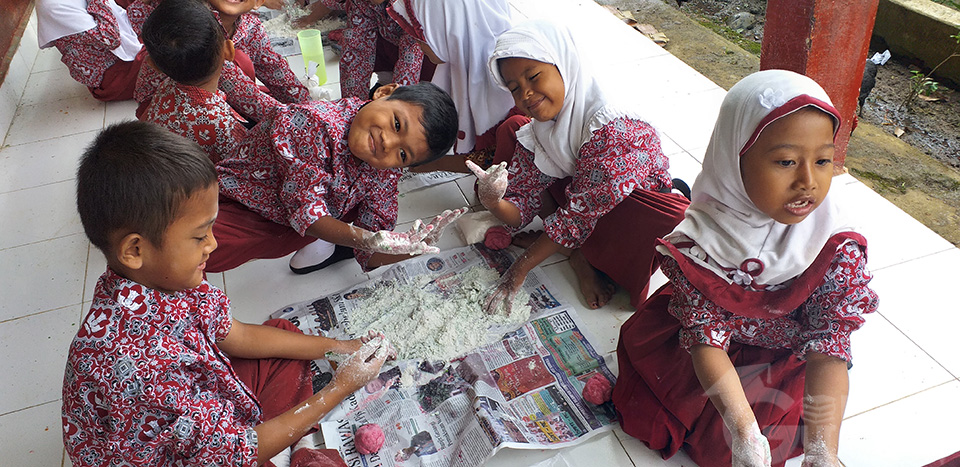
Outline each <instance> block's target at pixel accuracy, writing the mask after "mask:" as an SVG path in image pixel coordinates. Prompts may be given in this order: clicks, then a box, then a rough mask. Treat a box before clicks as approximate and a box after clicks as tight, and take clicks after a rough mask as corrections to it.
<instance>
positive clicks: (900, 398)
mask: <svg viewBox="0 0 960 467" xmlns="http://www.w3.org/2000/svg"><path fill="white" fill-rule="evenodd" d="M951 376H953V375H952V374H951ZM952 383H960V378H957V377H953V378H952V379H950V380H948V381H944V382H942V383H939V384H934V385H933V386H930V387H928V388H926V389H922V390H920V391H917V392H914V393H912V394H907V395H905V396H903V397H899V398H897V399H894V400H892V401H889V402H885V403H883V404H880V405H878V406H876V407H874V408H872V409H867V410H864V411H861V412H857V413H855V414H853V415H850V416H845V417H844V418H843V421H844V422H846V421H847V420H850V419H851V418H854V417H859V416H860V415H863V414H865V413H868V412H873V411H874V410H877V409H880V408H883V407H886V406H888V405H891V404H895V403H897V402H900V401H902V400H905V399H908V398H911V397H914V396H917V395H919V394H923V393H925V392H927V391H930V390H932V389H937V388H939V387H941V386H946V385H948V384H952Z"/></svg>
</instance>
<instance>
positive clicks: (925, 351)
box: [876, 311, 960, 387]
mask: <svg viewBox="0 0 960 467" xmlns="http://www.w3.org/2000/svg"><path fill="white" fill-rule="evenodd" d="M876 313H877V314H878V315H880V317H882V318H883V319H884V320H886V321H887V323H890V325H891V326H893V328H894V329H896V330H897V331H898V332H899V333H900V334H903V337H906V338H907V340H908V341H910V343H911V344H913V345H915V346H917V348H918V349H920V351H921V352H923V354H924V355H926V356H928V357H930V359H931V360H933V361H934V362H935V363H936V364H937V365H938V366H940V368H943V371H946V372H947V374H948V375H950V376H951V377H953V378H954V379H960V375H955V374H953V372H952V371H950V369H948V368H947V367H945V366H944V365H943V364H942V363H940V360H937V359H936V358H934V356H933V355H930V352H927V350H926V349H924V348H923V347H921V346H920V343H919V342H917V341H915V340H913V338H912V337H910V336H909V335H907V333H906V332H904V331H903V329H900V328H899V327H898V326H897V325H896V324H894V323H893V321H890V318H887V316H886V315H884V314H883V312H881V311H877V312H876ZM933 387H936V386H933Z"/></svg>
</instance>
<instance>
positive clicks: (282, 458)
mask: <svg viewBox="0 0 960 467" xmlns="http://www.w3.org/2000/svg"><path fill="white" fill-rule="evenodd" d="M270 462H273V465H275V466H276V467H290V448H286V449H284V450H282V451H280V452H279V453H277V455H276V456H273V457H272V458H271V459H270Z"/></svg>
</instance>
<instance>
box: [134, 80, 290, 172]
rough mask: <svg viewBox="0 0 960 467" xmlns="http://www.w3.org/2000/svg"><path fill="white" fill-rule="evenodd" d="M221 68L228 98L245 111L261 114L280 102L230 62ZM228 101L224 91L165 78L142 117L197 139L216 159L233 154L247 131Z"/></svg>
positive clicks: (211, 157)
mask: <svg viewBox="0 0 960 467" xmlns="http://www.w3.org/2000/svg"><path fill="white" fill-rule="evenodd" d="M224 72H225V73H224V75H223V78H224V79H222V80H221V82H226V83H227V86H226V87H227V88H228V89H229V90H230V94H231V95H232V96H233V99H229V100H231V101H233V102H238V103H239V104H240V105H241V109H243V110H245V112H244V113H246V114H247V115H251V114H252V116H253V117H254V118H264V117H266V115H267V112H268V111H267V110H266V109H267V108H269V107H271V105H272V106H273V107H274V108H275V107H276V106H279V105H280V104H279V103H278V102H277V101H276V100H274V99H273V98H271V97H270V96H267V95H266V94H264V93H262V92H260V90H259V89H258V88H257V86H256V85H255V84H253V83H252V82H250V81H249V80H248V79H247V78H246V76H244V75H243V74H242V73H240V72H239V70H238V68H237V67H236V66H234V65H233V64H232V63H230V64H229V65H227V64H225V67H224ZM227 101H228V97H227V94H226V93H224V92H223V91H221V90H217V91H216V92H212V93H211V92H210V91H207V90H205V89H202V88H199V87H196V86H189V85H186V84H179V83H177V82H175V81H173V80H172V79H169V78H167V79H166V80H165V81H164V82H163V84H161V85H160V88H159V89H158V90H157V94H156V95H155V96H154V97H153V99H152V100H151V103H150V106H149V107H148V108H147V112H146V114H144V116H143V120H145V121H148V122H153V123H156V124H159V125H160V126H162V127H164V128H167V129H169V130H170V131H172V132H174V133H176V134H178V135H180V136H183V137H185V138H187V139H191V140H193V141H196V142H197V143H198V144H199V145H200V147H202V148H203V150H204V151H206V153H207V154H208V155H209V156H210V160H212V161H213V162H214V163H216V162H219V161H220V160H221V159H225V158H227V157H231V156H232V155H234V154H235V153H236V147H237V144H239V143H240V141H242V140H243V138H245V137H246V135H247V127H246V126H245V125H244V124H245V123H246V120H245V119H244V118H243V117H242V116H241V115H240V114H238V113H237V112H236V111H235V110H234V109H233V108H232V107H231V106H230V104H228V103H227Z"/></svg>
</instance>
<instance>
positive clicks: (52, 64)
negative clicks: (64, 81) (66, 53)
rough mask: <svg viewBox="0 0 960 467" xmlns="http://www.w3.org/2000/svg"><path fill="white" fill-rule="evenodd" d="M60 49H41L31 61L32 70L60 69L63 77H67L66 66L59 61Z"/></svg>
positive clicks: (68, 74)
mask: <svg viewBox="0 0 960 467" xmlns="http://www.w3.org/2000/svg"><path fill="white" fill-rule="evenodd" d="M60 56H61V55H60V51H59V50H57V49H56V47H50V48H48V49H41V50H40V52H38V53H37V59H36V61H34V62H33V71H34V72H39V71H50V70H61V71H62V72H63V73H62V74H63V75H64V76H65V77H69V76H70V73H69V71H68V70H67V66H66V65H64V64H63V62H62V61H60Z"/></svg>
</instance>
